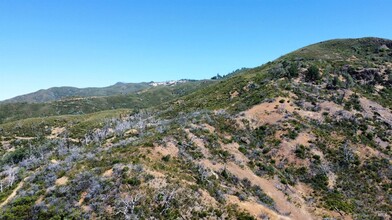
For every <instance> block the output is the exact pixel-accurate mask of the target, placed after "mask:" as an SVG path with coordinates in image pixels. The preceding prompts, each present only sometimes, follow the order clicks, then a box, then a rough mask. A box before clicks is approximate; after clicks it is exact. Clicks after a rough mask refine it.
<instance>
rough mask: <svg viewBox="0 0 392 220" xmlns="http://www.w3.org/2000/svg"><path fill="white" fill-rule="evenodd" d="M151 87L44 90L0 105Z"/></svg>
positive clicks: (106, 93) (136, 84)
mask: <svg viewBox="0 0 392 220" xmlns="http://www.w3.org/2000/svg"><path fill="white" fill-rule="evenodd" d="M150 87H151V85H150V84H149V83H116V84H115V85H112V86H108V87H104V88H84V89H79V88H75V87H54V88H50V89H42V90H39V91H37V92H33V93H30V94H26V95H21V96H17V97H14V98H11V99H8V100H5V101H3V102H0V103H17V102H27V103H42V102H51V101H57V100H63V99H67V98H81V97H94V96H113V95H125V94H130V93H135V92H137V91H141V90H143V89H147V88H150Z"/></svg>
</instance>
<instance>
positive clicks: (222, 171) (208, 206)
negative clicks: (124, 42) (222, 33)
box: [0, 38, 392, 219]
mask: <svg viewBox="0 0 392 220" xmlns="http://www.w3.org/2000/svg"><path fill="white" fill-rule="evenodd" d="M389 48H392V41H390V40H385V39H378V38H363V39H348V40H332V41H326V42H322V43H318V44H314V45H311V46H308V47H305V48H302V49H299V50H297V51H294V52H293V53H290V54H288V55H285V56H283V57H280V58H279V59H277V60H275V61H273V62H270V63H267V64H265V65H263V66H260V67H257V68H254V69H241V70H239V71H237V72H235V73H234V74H231V75H229V76H227V77H217V78H216V80H213V81H197V82H187V83H184V84H180V85H177V86H173V87H155V88H150V89H147V90H145V91H143V92H140V93H136V94H129V95H123V96H109V97H101V98H86V99H80V100H67V101H57V102H51V103H43V104H26V103H15V104H7V105H2V106H1V105H0V109H1V110H0V114H1V115H2V116H1V118H2V122H6V123H2V124H1V125H0V143H1V145H0V146H1V149H0V156H1V160H0V164H1V168H2V170H1V172H0V191H1V192H0V202H1V203H2V204H1V207H0V208H1V211H0V216H1V217H0V219H50V218H53V219H63V218H70V219H72V218H74V219H81V218H92V217H94V216H95V217H99V218H103V219H104V218H109V219H138V218H141V219H143V218H159V219H181V218H182V219H200V218H205V219H214V218H223V219H255V218H260V219H263V218H265V217H269V218H281V217H288V218H291V219H322V218H334V219H343V218H345V217H348V216H350V217H352V218H354V219H388V217H389V216H390V215H391V210H392V206H391V198H392V191H391V189H392V187H391V184H392V181H391V180H392V162H391V156H392V153H391V146H392V101H391V100H392V71H391V68H392V51H391V50H390V49H389ZM112 109H115V110H112ZM249 109H250V110H249ZM12 110H14V111H13V112H12ZM101 110H109V111H101ZM86 113H89V114H86ZM31 117H34V118H31ZM17 119H23V120H17ZM13 191H15V192H16V196H15V197H11V198H10V197H9V196H10V195H12V192H13ZM7 198H8V200H6V199H7ZM282 201H283V202H282ZM286 201H287V202H286ZM266 210H268V212H267V211H266ZM248 212H250V213H252V214H249V213H248ZM255 212H256V213H257V214H255Z"/></svg>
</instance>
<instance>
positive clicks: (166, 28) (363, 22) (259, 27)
mask: <svg viewBox="0 0 392 220" xmlns="http://www.w3.org/2000/svg"><path fill="white" fill-rule="evenodd" d="M391 9H392V1H391V0H368V1H363V0H328V1H327V0H317V1H314V0H312V1H311V0H286V1H283V0H268V1H267V0H265V1H262V0H238V1H231V0H198V1H196V0H159V1H158V0H156V1H153V0H139V1H136V0H123V1H119V0H110V1H109V0H25V1H20V0H0V100H1V99H5V98H10V97H13V96H16V95H20V94H24V93H28V92H33V91H35V90H38V89H41V88H49V87H53V86H65V85H67V86H77V87H87V86H107V85H110V84H114V83H116V82H119V81H121V82H140V81H164V80H171V79H182V78H192V79H202V78H210V77H211V76H213V75H215V74H217V73H220V74H226V73H228V72H230V71H233V70H235V69H237V68H240V67H255V66H259V65H261V64H263V63H265V62H267V61H270V60H273V59H275V58H277V57H279V56H281V55H283V54H285V53H287V52H290V51H292V50H295V49H297V48H299V47H303V46H306V45H308V44H311V43H315V42H319V41H323V40H327V39H332V38H354V37H365V36H376V37H383V38H389V39H391V38H392V23H391V21H392V12H391Z"/></svg>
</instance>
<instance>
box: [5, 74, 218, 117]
mask: <svg viewBox="0 0 392 220" xmlns="http://www.w3.org/2000/svg"><path fill="white" fill-rule="evenodd" d="M211 83H213V82H212V81H189V82H186V83H181V84H177V85H174V86H157V87H150V88H148V89H145V90H143V91H140V92H137V93H131V94H127V95H115V96H103V97H86V98H73V99H66V100H63V101H54V102H47V103H26V102H17V103H7V104H0V123H6V122H11V121H16V120H20V119H25V118H32V117H46V116H56V115H82V114H88V113H93V112H99V111H104V110H112V109H122V108H128V109H132V110H134V111H137V110H139V109H143V108H148V107H152V106H157V105H159V104H161V103H164V102H167V101H170V100H173V99H176V98H179V97H181V96H184V95H187V94H189V93H191V92H193V91H195V90H197V89H199V88H202V87H204V86H206V85H208V84H211ZM89 94H90V93H89Z"/></svg>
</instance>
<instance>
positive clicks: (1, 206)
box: [0, 177, 27, 209]
mask: <svg viewBox="0 0 392 220" xmlns="http://www.w3.org/2000/svg"><path fill="white" fill-rule="evenodd" d="M26 179H27V177H26V178H24V179H23V180H22V181H20V183H19V184H18V186H17V187H16V188H15V189H14V190H13V191H12V193H11V194H10V195H9V196H8V197H7V199H6V200H4V202H2V203H1V204H0V209H1V208H3V207H4V206H5V205H7V204H8V203H9V201H11V200H12V199H13V198H14V197H15V196H16V193H17V192H18V190H19V189H20V188H22V186H23V184H24V182H25V181H26Z"/></svg>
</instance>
